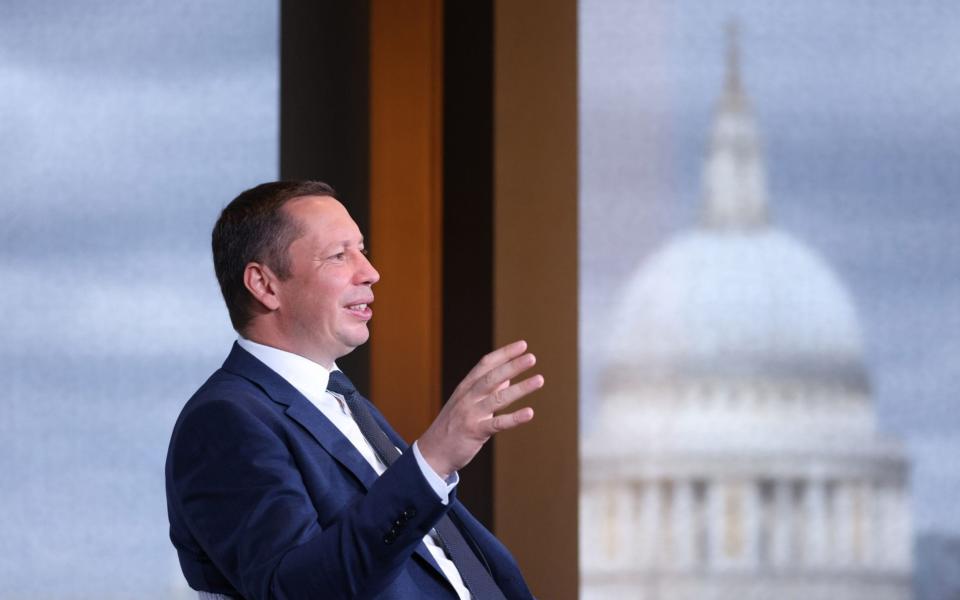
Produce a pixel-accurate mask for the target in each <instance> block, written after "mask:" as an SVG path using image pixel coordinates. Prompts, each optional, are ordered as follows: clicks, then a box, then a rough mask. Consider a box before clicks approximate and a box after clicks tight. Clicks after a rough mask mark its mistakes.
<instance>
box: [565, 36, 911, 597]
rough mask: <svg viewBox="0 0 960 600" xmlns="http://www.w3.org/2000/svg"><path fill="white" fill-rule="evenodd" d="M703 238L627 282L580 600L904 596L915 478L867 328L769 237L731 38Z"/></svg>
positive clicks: (601, 417) (590, 483)
mask: <svg viewBox="0 0 960 600" xmlns="http://www.w3.org/2000/svg"><path fill="white" fill-rule="evenodd" d="M703 183H704V202H703V209H702V213H701V222H700V223H699V224H698V225H697V226H696V227H694V228H692V229H691V230H689V231H688V232H686V233H682V234H680V235H678V236H677V237H674V238H673V239H672V240H670V241H669V242H668V243H667V244H666V245H665V246H663V247H662V248H661V249H659V250H658V251H656V252H655V253H653V254H652V255H651V256H650V257H649V258H648V259H647V260H646V261H644V262H643V263H642V264H641V265H640V266H639V267H638V268H637V270H636V271H635V272H634V274H633V275H632V276H631V277H630V278H629V280H628V281H626V282H624V288H623V292H622V297H620V298H618V299H617V300H618V306H619V308H618V309H617V311H616V314H615V319H614V320H613V322H612V326H611V331H612V333H611V335H610V347H609V353H608V355H607V356H606V357H605V360H604V369H603V371H602V372H601V377H600V379H601V387H602V389H601V390H600V399H599V400H600V401H599V402H598V409H597V411H596V414H594V415H592V419H591V422H590V423H589V424H588V425H587V426H586V427H585V429H584V436H583V442H582V445H581V465H580V466H581V469H580V476H581V490H580V515H581V517H580V556H581V590H580V591H581V598H583V599H584V600H605V599H609V598H618V599H619V598H633V599H638V600H640V599H642V600H647V599H650V600H653V599H656V600H694V599H700V598H710V599H713V600H734V599H737V600H740V599H743V598H752V599H756V600H760V599H764V600H765V599H767V598H784V599H787V600H801V599H802V600H832V599H834V598H843V599H844V600H905V599H907V598H909V597H910V571H911V568H912V566H911V558H910V544H911V527H912V526H911V522H910V513H909V508H908V502H909V492H908V486H907V476H908V464H907V460H906V456H905V454H904V452H903V448H902V446H901V445H900V444H899V442H898V441H897V440H895V439H891V438H889V437H888V436H886V435H884V434H882V433H881V432H879V431H878V429H877V424H876V415H875V412H874V410H873V406H872V403H871V401H870V397H871V390H870V386H869V384H868V378H867V373H866V367H865V364H864V357H863V349H862V340H861V334H860V327H859V324H858V320H857V314H856V311H855V309H854V306H853V303H852V301H851V298H850V295H849V294H848V292H847V290H846V288H845V287H844V285H843V284H842V283H841V282H840V280H839V279H838V278H837V276H836V275H835V273H834V272H833V271H832V270H831V268H830V267H829V266H828V265H827V264H826V262H825V261H824V260H823V259H821V258H820V256H819V255H818V254H817V253H816V252H814V251H813V250H812V249H811V248H810V247H808V246H807V245H806V244H804V243H802V242H800V241H799V240H797V239H795V238H794V237H792V236H790V235H789V234H787V233H785V232H783V231H781V230H779V229H777V228H776V227H775V226H774V225H772V224H771V219H770V218H769V215H768V202H767V194H766V182H765V175H764V166H763V156H762V152H761V146H760V141H759V136H758V133H757V130H756V124H755V122H754V119H753V116H752V114H751V112H750V110H749V106H748V102H747V98H746V95H745V94H744V91H743V87H742V85H741V82H740V72H739V65H738V57H737V50H736V44H735V41H732V42H731V44H730V49H729V53H728V65H727V78H726V84H725V88H724V92H723V94H722V96H721V99H720V103H719V106H718V108H717V111H716V114H715V115H714V121H713V128H712V132H711V137H710V142H709V148H708V151H707V156H706V161H705V165H704V174H703Z"/></svg>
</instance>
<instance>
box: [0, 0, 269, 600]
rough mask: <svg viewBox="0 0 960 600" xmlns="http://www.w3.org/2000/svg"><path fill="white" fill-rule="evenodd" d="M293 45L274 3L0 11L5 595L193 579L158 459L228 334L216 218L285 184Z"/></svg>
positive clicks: (46, 6) (169, 2)
mask: <svg viewBox="0 0 960 600" xmlns="http://www.w3.org/2000/svg"><path fill="white" fill-rule="evenodd" d="M277 48H278V3H277V2H274V1H262V2H239V3H238V2H229V1H226V0H206V1H204V2H191V1H189V0H166V1H163V2H160V1H150V0H133V1H131V0H88V1H85V2H72V1H69V0H58V1H50V0H44V1H42V2H34V1H29V0H15V1H11V0H5V1H4V2H3V3H2V6H0V290H2V293H0V315H2V317H0V319H2V320H0V342H2V343H0V355H2V356H0V385H2V388H0V389H2V390H3V396H2V411H0V476H2V483H0V490H2V491H0V598H2V599H3V600H14V599H16V600H34V599H47V598H49V599H58V600H69V599H75V598H84V599H96V600H103V599H111V598H116V599H126V600H129V599H130V598H137V599H157V600H160V599H163V600H167V599H170V598H177V597H181V596H182V595H183V594H185V593H187V592H186V591H185V590H184V588H183V584H182V583H181V582H182V576H181V575H180V573H179V567H178V565H177V563H176V558H175V554H174V551H173V548H172V546H171V545H170V543H169V541H168V539H167V518H166V506H165V500H164V491H163V460H164V455H165V453H166V444H167V441H168V439H169V435H170V431H171V428H172V424H173V420H174V419H175V417H176V414H177V412H178V410H179V408H180V407H181V406H182V405H183V403H184V401H185V400H186V398H187V397H189V395H190V393H192V391H193V390H194V389H195V388H196V387H197V386H198V385H199V383H201V382H202V381H203V379H204V378H205V377H206V376H207V375H208V374H209V373H210V372H211V371H212V370H213V369H214V368H215V367H216V366H218V365H219V363H220V362H221V361H222V360H223V357H224V356H225V354H226V352H227V351H228V350H229V343H230V341H231V339H232V337H233V335H232V331H231V330H230V325H229V322H228V319H227V316H226V311H225V310H224V309H223V308H222V301H221V299H220V297H219V291H218V289H217V287H216V282H215V280H214V277H213V273H212V270H213V269H212V267H211V264H210V258H209V250H208V243H209V242H208V240H209V231H210V228H211V227H212V224H213V222H214V220H215V219H216V215H217V214H218V211H219V209H220V208H222V207H223V205H224V204H225V203H226V202H228V201H229V200H230V199H231V198H232V197H233V196H234V195H236V193H237V192H238V191H240V190H242V189H244V188H245V187H249V186H250V185H253V184H255V183H259V182H261V181H266V180H270V179H275V178H276V175H277V162H278V161H277V132H278V114H277V110H278V109H277V106H278V50H277ZM186 597H191V595H190V594H187V596H186ZM193 597H195V596H193Z"/></svg>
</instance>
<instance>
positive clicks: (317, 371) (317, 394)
mask: <svg viewBox="0 0 960 600" xmlns="http://www.w3.org/2000/svg"><path fill="white" fill-rule="evenodd" d="M237 343H238V344H239V345H240V347H241V348H243V349H244V350H246V351H247V352H249V353H250V354H252V355H253V356H254V357H255V358H256V359H257V360H259V361H260V362H262V363H263V364H265V365H267V366H268V367H270V369H272V370H273V371H274V372H276V373H277V375H279V376H280V377H283V378H284V379H286V380H287V383H289V384H290V385H292V386H293V387H295V388H296V389H297V391H298V392H300V393H301V394H303V395H304V396H306V397H307V399H308V400H310V401H312V402H317V401H318V400H320V399H321V398H322V397H323V395H324V394H326V392H327V383H328V382H329V380H330V371H328V370H327V369H325V368H324V367H323V366H322V365H320V364H318V363H315V362H313V361H312V360H310V359H309V358H305V357H303V356H300V355H299V354H294V353H293V352H287V351H286V350H281V349H279V348H274V347H273V346H265V345H263V344H258V343H257V342H254V341H251V340H248V339H246V338H244V337H243V336H240V337H238V338H237ZM331 370H332V371H339V370H340V369H339V368H338V367H337V365H336V364H334V365H333V369H331Z"/></svg>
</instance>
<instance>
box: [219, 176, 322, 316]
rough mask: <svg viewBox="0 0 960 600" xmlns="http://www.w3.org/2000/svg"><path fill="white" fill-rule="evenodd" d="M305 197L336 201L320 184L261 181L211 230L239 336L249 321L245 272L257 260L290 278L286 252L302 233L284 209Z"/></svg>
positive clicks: (223, 288) (225, 295) (223, 289)
mask: <svg viewBox="0 0 960 600" xmlns="http://www.w3.org/2000/svg"><path fill="white" fill-rule="evenodd" d="M303 196H330V197H333V198H337V193H336V191H334V189H333V188H332V187H330V186H329V185H327V184H326V183H323V182H322V181H274V182H271V183H262V184H260V185H258V186H256V187H254V188H250V189H249V190H247V191H245V192H243V193H241V194H240V195H239V196H237V197H236V198H234V199H233V201H232V202H230V204H228V205H227V206H226V208H224V209H223V212H221V213H220V218H219V219H217V223H216V224H215V225H214V226H213V236H212V246H213V269H214V271H215V272H216V274H217V281H218V282H219V283H220V292H221V293H223V299H224V301H225V302H226V303H227V311H229V313H230V322H231V323H233V328H234V329H236V330H237V331H238V332H240V333H242V332H243V329H244V328H245V327H246V326H247V325H248V324H249V323H250V320H251V319H252V318H253V312H252V310H251V303H252V302H253V296H252V295H251V294H250V291H249V290H248V289H247V287H246V286H245V285H244V284H243V273H244V270H246V267H247V265H248V264H249V263H251V262H258V263H260V264H263V265H266V266H267V267H269V268H270V270H272V271H273V272H274V273H275V274H276V275H277V277H279V278H280V279H281V280H284V279H286V278H288V277H289V276H290V257H289V255H288V252H287V250H288V249H289V248H290V244H291V243H293V241H294V240H296V239H297V238H298V237H300V236H301V235H303V230H302V225H301V224H300V223H298V222H297V221H296V219H293V218H291V217H290V215H288V214H287V213H286V212H285V211H284V210H283V206H284V205H285V204H286V203H287V202H289V201H290V200H293V199H295V198H302V197H303Z"/></svg>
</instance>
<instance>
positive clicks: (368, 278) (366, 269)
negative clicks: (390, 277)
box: [358, 254, 380, 285]
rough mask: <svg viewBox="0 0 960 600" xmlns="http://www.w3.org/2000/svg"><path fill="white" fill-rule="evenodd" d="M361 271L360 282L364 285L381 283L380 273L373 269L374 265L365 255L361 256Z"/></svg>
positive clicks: (359, 273)
mask: <svg viewBox="0 0 960 600" xmlns="http://www.w3.org/2000/svg"><path fill="white" fill-rule="evenodd" d="M360 257H361V262H360V270H359V272H358V275H359V277H360V281H361V282H362V283H363V284H364V285H373V284H375V283H376V282H378V281H380V273H379V272H377V270H376V269H375V268H373V263H371V262H370V259H369V258H367V256H366V255H365V254H361V255H360Z"/></svg>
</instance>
